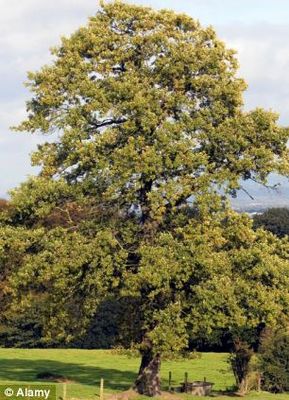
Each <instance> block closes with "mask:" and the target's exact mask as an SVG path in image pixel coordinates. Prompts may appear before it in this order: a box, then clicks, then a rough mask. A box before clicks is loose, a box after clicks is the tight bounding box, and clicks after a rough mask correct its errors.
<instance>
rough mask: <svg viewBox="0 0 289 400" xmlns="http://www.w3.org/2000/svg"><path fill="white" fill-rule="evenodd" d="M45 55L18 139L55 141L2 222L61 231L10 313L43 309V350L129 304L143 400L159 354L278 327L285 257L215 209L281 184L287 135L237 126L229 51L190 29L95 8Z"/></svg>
mask: <svg viewBox="0 0 289 400" xmlns="http://www.w3.org/2000/svg"><path fill="white" fill-rule="evenodd" d="M53 56H54V60H53V62H52V63H51V64H50V65H47V66H44V67H43V68H42V69H41V70H40V71H39V72H35V73H30V74H29V81H28V86H29V88H30V90H31V91H32V93H33V97H32V99H31V101H29V102H28V105H27V111H28V118H27V119H26V120H25V121H24V122H23V123H22V124H21V125H20V126H19V127H18V129H20V130H22V131H27V130H28V131H30V132H32V133H34V132H40V133H43V134H48V133H54V134H55V135H56V136H55V137H57V138H56V139H55V140H53V141H52V142H50V143H46V144H44V145H41V146H39V148H38V151H36V152H35V153H34V155H33V158H32V160H33V163H34V164H36V165H40V166H41V176H40V177H39V178H36V179H35V180H32V181H29V182H28V183H27V184H25V185H23V186H22V187H21V188H20V189H19V190H18V191H16V192H15V193H14V196H13V199H14V200H13V199H12V203H13V202H14V207H15V208H16V210H17V212H15V213H14V214H13V215H12V216H10V218H11V221H14V223H16V224H19V225H21V224H22V225H23V224H24V225H25V224H26V225H27V226H29V227H30V229H31V228H32V229H35V224H36V225H37V223H36V222H37V218H35V216H39V215H40V216H41V218H44V219H45V218H47V217H49V216H50V217H51V213H53V212H54V213H55V212H56V210H58V211H59V210H62V211H61V212H63V213H64V214H65V215H66V216H67V218H66V225H65V226H64V227H61V228H57V227H56V228H55V227H52V228H51V226H50V227H49V232H47V234H46V235H43V236H41V237H39V242H38V244H37V245H35V246H34V248H33V251H30V252H29V254H26V255H25V257H24V261H23V264H22V266H21V267H20V268H19V270H18V272H17V276H14V277H13V281H14V287H15V291H16V293H17V296H18V297H17V305H18V307H19V305H20V307H25V306H27V304H28V303H29V302H33V300H35V293H38V294H39V293H40V294H42V297H41V299H42V301H43V302H44V303H46V304H47V305H48V306H47V307H46V308H45V307H44V308H43V309H44V312H45V313H46V314H45V315H46V316H45V318H44V325H45V327H46V328H45V329H46V330H45V332H46V336H47V338H48V340H49V338H50V339H51V338H52V337H53V336H55V335H58V337H59V338H63V340H64V339H70V338H71V337H73V335H74V332H75V330H77V331H78V332H79V331H80V328H81V327H84V326H86V325H87V324H88V323H89V321H90V320H91V318H92V317H93V315H95V313H96V312H97V309H98V307H99V306H100V305H101V304H102V303H103V302H105V301H111V300H112V299H116V300H119V301H122V302H124V304H126V307H124V308H123V321H124V323H123V324H121V323H120V329H122V332H123V336H125V337H126V339H127V338H131V341H132V342H134V343H136V344H138V345H139V348H140V351H141V353H142V361H141V366H140V370H139V374H138V376H137V379H136V382H135V384H134V387H135V389H136V390H137V391H138V392H139V393H143V394H148V395H150V396H153V395H156V394H158V393H160V380H159V368H160V362H161V355H162V353H163V352H167V351H177V350H180V349H183V348H185V347H186V346H187V344H188V340H189V339H190V338H193V337H198V336H199V337H200V336H205V335H207V336H209V335H211V334H212V332H214V331H215V330H216V329H228V330H231V331H232V332H233V331H234V332H241V331H242V330H244V329H249V328H256V327H257V326H258V325H259V324H260V323H267V324H271V325H274V324H275V323H276V321H277V320H279V321H281V320H282V319H284V320H285V319H286V317H287V314H288V303H289V299H288V291H287V288H288V283H289V282H288V279H289V266H288V244H287V242H285V241H279V240H278V239H276V238H274V236H272V235H270V234H265V233H264V232H262V231H258V232H256V233H255V232H254V231H253V230H252V226H251V222H250V220H249V219H248V218H247V217H244V216H238V215H236V214H235V213H234V212H232V211H231V210H230V208H229V206H228V204H227V201H226V197H227V196H229V195H230V194H235V193H236V191H237V190H238V189H240V187H241V184H240V182H241V180H242V179H252V180H254V181H258V182H261V183H265V182H266V178H267V176H268V174H269V173H270V172H272V171H277V172H279V173H287V172H288V152H287V148H286V143H287V140H288V136H289V135H288V130H287V129H283V128H280V127H278V126H277V116H276V115H275V114H273V113H272V112H266V111H264V110H262V109H257V110H254V111H251V112H244V111H243V109H242V92H243V91H244V90H245V88H246V85H245V83H244V81H243V80H242V79H240V78H238V77H237V76H236V71H237V67H238V65H237V61H236V57H235V53H234V51H232V50H228V49H226V47H225V45H224V44H223V43H222V42H221V41H220V40H218V39H217V37H216V35H215V32H214V30H213V29H212V28H210V27H209V28H202V27H201V26H200V24H199V23H198V22H197V21H195V20H193V19H191V18H190V17H189V16H187V15H183V14H175V13H174V12H171V11H167V10H163V11H155V10H153V9H150V8H144V7H139V6H133V5H128V4H125V3H122V2H118V1H116V2H113V3H109V4H102V5H101V7H100V9H99V11H98V12H97V14H96V16H95V17H92V18H91V19H90V21H89V24H88V26H86V27H83V28H80V29H79V30H78V31H76V32H75V33H74V34H73V35H72V36H71V37H69V38H63V39H62V43H61V45H60V46H58V47H57V48H55V49H54V50H53ZM23 193H24V194H23ZM25 193H26V194H27V196H25ZM220 193H222V195H220ZM71 207H72V209H73V210H76V209H77V210H79V212H78V214H77V215H78V216H79V217H78V218H74V217H72V216H71ZM46 228H47V227H46ZM19 229H20V228H19ZM23 294H24V295H25V297H21V296H23ZM19 297H20V298H19ZM37 298H38V299H39V296H38V297H37ZM21 299H22V300H21Z"/></svg>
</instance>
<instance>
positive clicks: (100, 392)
mask: <svg viewBox="0 0 289 400" xmlns="http://www.w3.org/2000/svg"><path fill="white" fill-rule="evenodd" d="M99 399H100V400H103V378H101V379H100V390H99Z"/></svg>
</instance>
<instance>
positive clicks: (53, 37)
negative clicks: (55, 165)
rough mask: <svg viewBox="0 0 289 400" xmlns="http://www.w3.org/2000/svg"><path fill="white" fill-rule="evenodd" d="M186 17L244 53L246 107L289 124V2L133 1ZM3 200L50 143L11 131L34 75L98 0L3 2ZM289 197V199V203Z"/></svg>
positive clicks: (0, 145) (0, 18) (0, 94)
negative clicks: (40, 148)
mask: <svg viewBox="0 0 289 400" xmlns="http://www.w3.org/2000/svg"><path fill="white" fill-rule="evenodd" d="M128 2H131V3H137V4H142V5H150V6H152V7H155V8H171V9H174V10H176V11H180V12H186V13H187V14H189V15H190V16H192V17H193V18H197V19H199V20H200V22H201V24H202V25H205V26H207V25H212V26H213V27H214V28H215V29H216V31H217V33H218V36H219V37H220V38H221V39H223V40H224V41H225V42H226V43H227V45H228V47H231V48H234V49H236V50H237V52H238V58H239V62H240V71H239V75H240V76H242V77H243V78H244V79H245V80H246V82H247V83H248V89H247V91H246V93H245V95H244V98H245V107H246V109H252V108H254V107H256V106H261V107H264V108H266V109H273V110H274V111H277V112H278V113H279V114H280V123H281V124H283V125H288V126H289V40H288V38H289V23H288V21H289V0H188V1H184V0H133V1H130V0H128ZM0 10H1V12H0V60H1V61H0V76H1V79H0V86H1V87H0V89H1V90H0V169H1V172H2V173H1V179H0V197H7V193H8V191H9V190H11V189H12V188H14V187H16V186H17V185H19V183H20V182H22V181H23V180H25V179H26V178H27V176H28V175H32V174H36V173H37V169H35V168H32V167H31V166H30V154H31V152H32V151H33V150H34V149H35V148H36V146H37V144H38V143H41V142H43V141H46V140H47V137H42V136H40V135H35V134H34V135H31V134H29V133H15V132H11V130H10V129H9V127H11V126H14V125H17V123H18V122H19V121H21V120H22V119H23V118H24V117H25V101H26V100H27V99H28V98H29V93H28V91H27V90H26V89H25V87H24V85H23V83H24V81H25V80H26V74H27V71H30V70H31V71H35V70H37V69H39V68H40V67H41V66H42V65H43V64H45V63H49V61H50V59H51V57H50V53H49V48H50V47H52V46H55V45H57V44H58V43H59V40H60V37H61V36H63V35H64V36H67V35H69V34H70V33H72V32H73V31H74V30H75V29H77V28H78V27H79V26H80V25H85V24H86V21H87V18H88V17H89V16H91V15H93V14H95V12H96V11H97V1H96V0H50V1H44V0H42V1H40V0H21V1H19V0H9V1H7V0H0ZM288 199H289V197H288Z"/></svg>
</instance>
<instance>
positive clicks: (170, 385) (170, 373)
mask: <svg viewBox="0 0 289 400" xmlns="http://www.w3.org/2000/svg"><path fill="white" fill-rule="evenodd" d="M171 389H172V372H171V371H170V372H169V392H170V391H171Z"/></svg>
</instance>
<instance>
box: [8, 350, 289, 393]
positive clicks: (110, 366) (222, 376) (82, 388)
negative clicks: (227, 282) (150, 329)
mask: <svg viewBox="0 0 289 400" xmlns="http://www.w3.org/2000/svg"><path fill="white" fill-rule="evenodd" d="M226 360H227V355H226V354H220V353H203V354H202V357H201V358H200V359H195V360H185V361H165V362H163V365H162V371H161V374H162V381H163V389H164V390H166V389H167V384H168V374H169V371H171V372H172V375H173V384H174V385H176V386H177V385H178V384H179V383H180V382H182V381H183V379H184V373H185V372H188V374H189V380H199V379H203V378H204V377H206V378H207V380H208V381H211V382H214V383H215V386H214V389H215V390H216V391H225V390H226V389H228V388H231V387H232V386H233V384H234V379H233V376H232V373H231V372H230V370H229V368H228V364H227V362H226ZM138 366H139V359H137V358H127V357H126V356H121V355H114V354H112V353H111V352H110V351H105V350H74V349H73V350H63V349H57V350H56V349H49V350H42V349H41V350H39V349H33V350H23V349H0V384H8V383H10V384H14V383H30V384H31V383H37V380H36V378H35V377H36V374H37V373H39V372H50V373H54V374H59V375H63V376H65V377H67V378H69V379H70V380H71V381H72V382H70V383H68V384H67V398H68V399H69V398H78V399H87V400H89V399H97V398H98V394H99V381H100V378H103V379H104V382H105V393H112V392H117V391H122V390H126V389H128V388H129V387H130V385H131V383H132V382H133V381H134V379H135V376H136V372H137V370H138ZM62 387H63V385H62V384H61V383H59V384H57V393H58V396H60V395H61V394H62ZM177 396H178V397H180V395H179V394H178V395H177ZM182 397H183V398H184V400H190V399H192V398H193V397H192V396H182ZM214 398H215V399H216V400H217V399H218V400H221V399H227V400H230V398H231V397H229V396H218V395H217V394H216V393H215V394H214ZM246 398H248V399H252V400H253V399H259V400H269V399H276V400H277V399H278V400H281V399H288V400H289V394H282V395H272V394H268V393H252V394H250V395H248V396H246Z"/></svg>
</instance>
